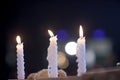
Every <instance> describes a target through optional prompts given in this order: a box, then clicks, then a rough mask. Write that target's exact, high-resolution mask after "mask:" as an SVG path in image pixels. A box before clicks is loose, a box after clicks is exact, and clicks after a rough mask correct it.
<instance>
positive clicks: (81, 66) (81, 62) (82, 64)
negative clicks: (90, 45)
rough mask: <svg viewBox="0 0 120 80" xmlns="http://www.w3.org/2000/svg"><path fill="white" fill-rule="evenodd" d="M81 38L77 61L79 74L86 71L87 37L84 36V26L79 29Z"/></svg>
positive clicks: (78, 44)
mask: <svg viewBox="0 0 120 80" xmlns="http://www.w3.org/2000/svg"><path fill="white" fill-rule="evenodd" d="M79 36H80V37H79V38H78V40H77V51H76V57H77V60H76V62H77V63H78V69H77V76H81V75H82V74H83V73H85V72H86V55H85V37H83V30H82V26H81V25H80V29H79Z"/></svg>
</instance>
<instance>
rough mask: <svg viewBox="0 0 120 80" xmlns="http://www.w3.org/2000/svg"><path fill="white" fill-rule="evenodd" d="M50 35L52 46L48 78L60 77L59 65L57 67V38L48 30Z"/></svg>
mask: <svg viewBox="0 0 120 80" xmlns="http://www.w3.org/2000/svg"><path fill="white" fill-rule="evenodd" d="M48 33H49V34H50V36H51V37H50V39H49V40H50V45H49V47H48V56H47V60H48V77H58V65H57V62H58V61H57V58H58V54H57V53H58V52H57V48H58V47H57V36H54V34H53V33H52V31H50V30H48Z"/></svg>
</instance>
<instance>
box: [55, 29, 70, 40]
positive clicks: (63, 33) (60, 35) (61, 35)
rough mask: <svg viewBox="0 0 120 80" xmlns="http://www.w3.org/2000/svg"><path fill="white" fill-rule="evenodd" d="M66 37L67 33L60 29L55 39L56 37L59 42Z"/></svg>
mask: <svg viewBox="0 0 120 80" xmlns="http://www.w3.org/2000/svg"><path fill="white" fill-rule="evenodd" d="M68 36H69V35H68V32H67V30H65V29H61V30H59V31H58V32H57V37H58V39H59V41H65V40H67V38H68Z"/></svg>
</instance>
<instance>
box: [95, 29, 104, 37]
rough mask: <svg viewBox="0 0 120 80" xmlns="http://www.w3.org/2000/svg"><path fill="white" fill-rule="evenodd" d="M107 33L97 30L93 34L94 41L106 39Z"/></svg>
mask: <svg viewBox="0 0 120 80" xmlns="http://www.w3.org/2000/svg"><path fill="white" fill-rule="evenodd" d="M104 37H105V32H104V30H102V29H97V30H95V31H94V32H93V38H94V39H104Z"/></svg>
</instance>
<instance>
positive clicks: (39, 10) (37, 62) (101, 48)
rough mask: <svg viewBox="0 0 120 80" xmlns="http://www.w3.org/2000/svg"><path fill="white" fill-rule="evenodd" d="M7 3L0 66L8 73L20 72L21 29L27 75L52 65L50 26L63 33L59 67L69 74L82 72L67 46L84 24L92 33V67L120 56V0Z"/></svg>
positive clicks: (109, 63)
mask: <svg viewBox="0 0 120 80" xmlns="http://www.w3.org/2000/svg"><path fill="white" fill-rule="evenodd" d="M1 5H2V6H1V10H2V12H1V13H2V15H1V33H2V34H1V41H0V42H1V56H0V59H1V65H0V66H1V70H2V71H1V73H2V74H3V76H5V77H6V78H7V79H15V78H17V64H16V63H17V62H16V58H17V57H16V44H17V43H16V36H17V35H20V36H21V39H22V42H24V61H25V74H26V77H27V76H28V75H29V74H30V73H34V72H37V71H39V70H42V69H46V68H47V65H48V62H47V59H46V57H47V48H48V46H49V37H50V36H49V34H48V32H47V30H48V29H50V30H52V31H53V33H54V34H55V35H57V37H58V41H57V42H58V52H59V53H58V55H59V57H58V65H59V69H63V70H65V71H66V73H67V74H68V75H69V76H73V75H76V74H77V63H76V56H75V55H71V54H68V53H67V52H66V51H65V46H66V45H67V43H68V42H76V41H77V39H78V37H79V26H80V25H82V27H83V31H84V36H85V38H86V60H87V70H92V69H97V68H106V67H115V66H116V63H117V62H119V61H120V54H119V53H120V49H119V45H120V37H119V34H120V33H119V32H120V31H119V30H120V24H119V23H120V20H119V19H120V1H119V0H104V1H102V0H100V1H91V0H90V1H83V0H79V1H61V0H58V1H47V0H40V1H34V0H29V1H23V0H10V1H5V2H1ZM73 49H74V48H73ZM3 60H4V61H3ZM2 61H3V62H2ZM3 64H4V65H5V67H4V66H3ZM2 68H5V69H4V70H3V69H2Z"/></svg>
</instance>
